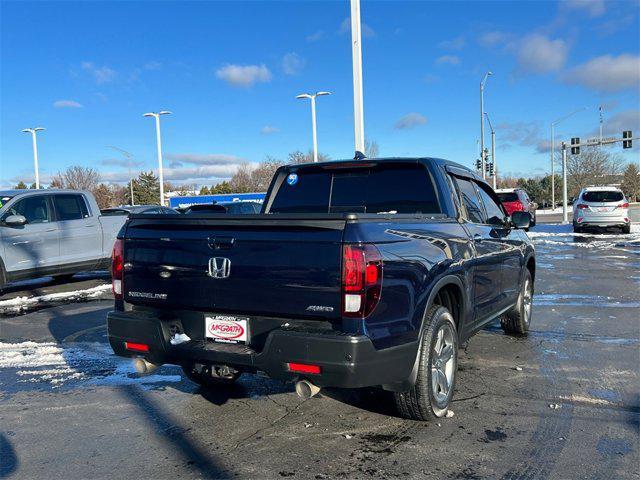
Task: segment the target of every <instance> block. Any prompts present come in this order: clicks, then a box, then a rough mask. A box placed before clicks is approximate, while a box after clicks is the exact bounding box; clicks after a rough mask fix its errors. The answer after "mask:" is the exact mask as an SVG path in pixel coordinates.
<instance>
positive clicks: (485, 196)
mask: <svg viewBox="0 0 640 480" xmlns="http://www.w3.org/2000/svg"><path fill="white" fill-rule="evenodd" d="M476 187H477V188H478V192H480V198H481V199H482V203H483V204H484V209H485V212H487V223H490V224H492V225H503V224H504V217H505V214H504V212H503V211H502V209H501V208H500V205H499V204H498V203H497V202H496V200H494V199H493V197H492V196H491V195H490V194H489V192H487V191H486V190H485V189H484V188H482V185H480V184H476Z"/></svg>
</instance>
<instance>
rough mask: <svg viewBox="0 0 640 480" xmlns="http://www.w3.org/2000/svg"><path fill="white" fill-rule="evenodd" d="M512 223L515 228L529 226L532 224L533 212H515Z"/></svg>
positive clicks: (512, 215)
mask: <svg viewBox="0 0 640 480" xmlns="http://www.w3.org/2000/svg"><path fill="white" fill-rule="evenodd" d="M511 225H513V226H514V227H515V228H529V226H531V214H530V213H529V212H513V213H512V214H511Z"/></svg>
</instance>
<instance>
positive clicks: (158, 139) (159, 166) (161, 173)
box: [143, 110, 171, 206]
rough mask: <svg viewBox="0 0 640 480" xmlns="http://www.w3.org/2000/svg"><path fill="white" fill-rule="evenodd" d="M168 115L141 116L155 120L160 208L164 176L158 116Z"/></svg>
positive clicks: (147, 114) (164, 112)
mask: <svg viewBox="0 0 640 480" xmlns="http://www.w3.org/2000/svg"><path fill="white" fill-rule="evenodd" d="M169 114H171V112H169V111H167V110H162V111H160V112H150V113H145V114H143V117H154V118H155V119H156V142H157V144H158V177H159V180H160V205H162V206H164V175H163V172H162V141H161V138H160V115H169Z"/></svg>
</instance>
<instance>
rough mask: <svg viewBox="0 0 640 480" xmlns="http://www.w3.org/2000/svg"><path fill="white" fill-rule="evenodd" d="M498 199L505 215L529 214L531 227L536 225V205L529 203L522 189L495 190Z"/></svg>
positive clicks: (527, 195)
mask: <svg viewBox="0 0 640 480" xmlns="http://www.w3.org/2000/svg"><path fill="white" fill-rule="evenodd" d="M496 194H497V195H498V198H499V199H500V201H501V202H502V205H503V206H504V208H505V210H506V211H507V214H509V215H511V214H513V212H529V215H531V226H532V227H535V225H536V221H537V218H536V210H537V208H538V204H537V203H535V202H533V201H531V199H530V198H529V194H528V193H527V192H526V191H525V190H523V189H522V188H501V189H498V190H496Z"/></svg>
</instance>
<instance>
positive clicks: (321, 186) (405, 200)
mask: <svg viewBox="0 0 640 480" xmlns="http://www.w3.org/2000/svg"><path fill="white" fill-rule="evenodd" d="M269 212H270V213H341V212H349V213H411V214H413V213H424V214H431V213H441V210H440V205H439V203H438V198H437V195H436V192H435V189H434V186H433V182H432V181H431V177H430V175H429V173H428V172H427V170H426V169H425V167H424V166H423V165H421V164H396V165H376V166H372V167H366V168H363V167H358V168H353V169H335V170H332V169H321V168H318V167H307V168H304V169H297V170H295V169H292V170H291V172H290V173H289V174H288V175H287V177H286V178H285V180H284V181H283V182H282V184H281V186H280V187H279V188H278V191H277V192H276V194H275V197H274V200H273V203H272V204H271V208H270V209H269Z"/></svg>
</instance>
